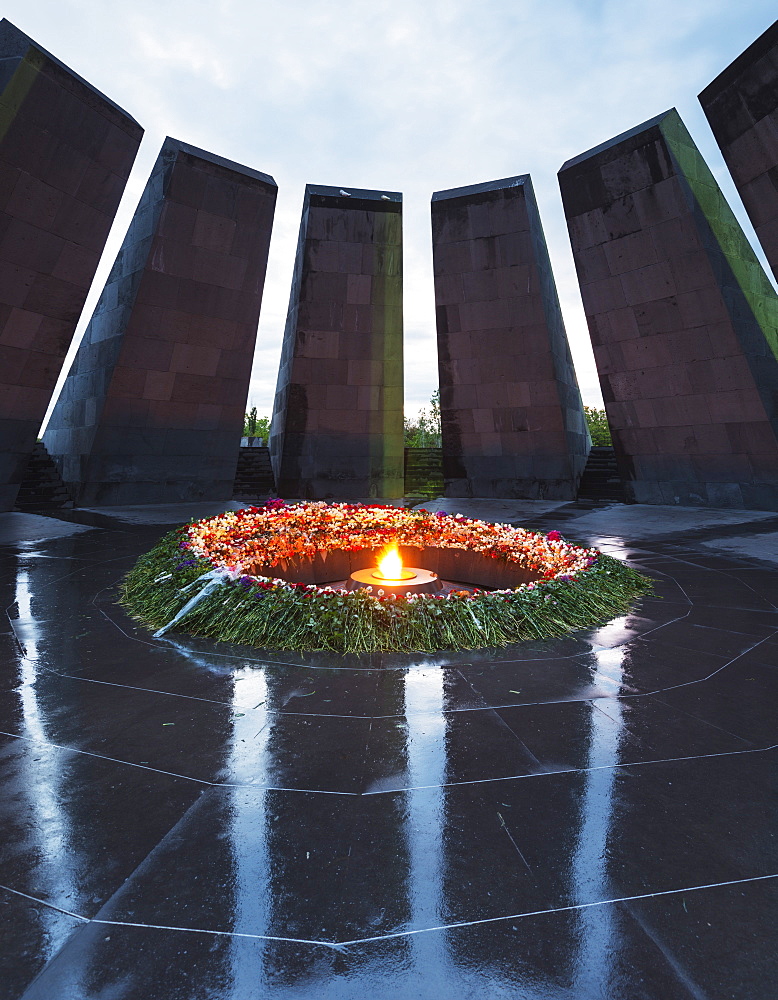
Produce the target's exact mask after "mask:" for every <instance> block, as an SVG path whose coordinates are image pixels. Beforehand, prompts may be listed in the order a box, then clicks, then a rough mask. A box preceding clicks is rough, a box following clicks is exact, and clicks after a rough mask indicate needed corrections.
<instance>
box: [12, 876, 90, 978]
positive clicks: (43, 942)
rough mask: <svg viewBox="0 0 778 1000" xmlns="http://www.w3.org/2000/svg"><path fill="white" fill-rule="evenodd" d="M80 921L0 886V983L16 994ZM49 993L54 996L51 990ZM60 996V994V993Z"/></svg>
mask: <svg viewBox="0 0 778 1000" xmlns="http://www.w3.org/2000/svg"><path fill="white" fill-rule="evenodd" d="M83 926H84V921H82V920H79V919H77V918H76V917H72V916H68V915H67V914H64V913H60V912H59V911H58V910H55V909H53V908H52V907H50V906H46V905H44V904H42V903H40V902H36V901H34V900H30V899H25V898H24V897H22V896H17V895H15V894H14V893H12V892H9V891H8V890H7V889H2V888H0V982H2V989H3V992H4V995H5V996H7V997H14V998H15V997H19V996H21V995H22V993H23V992H24V990H25V988H26V986H27V985H28V984H29V983H30V982H32V980H33V979H35V977H36V976H37V975H38V973H39V972H40V971H41V970H42V969H43V968H44V966H46V965H47V963H49V962H50V961H51V960H52V959H53V958H54V957H55V956H56V955H57V953H58V952H59V951H60V949H61V948H62V947H63V946H64V945H65V943H66V942H67V941H68V939H69V938H70V936H71V934H72V933H73V932H74V931H75V930H77V929H78V928H80V927H83ZM51 995H52V996H55V995H57V989H53V990H52V993H51ZM60 995H62V994H60Z"/></svg>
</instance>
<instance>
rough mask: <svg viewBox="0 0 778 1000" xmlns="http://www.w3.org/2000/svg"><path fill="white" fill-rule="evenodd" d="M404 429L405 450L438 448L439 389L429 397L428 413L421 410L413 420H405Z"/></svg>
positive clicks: (407, 418)
mask: <svg viewBox="0 0 778 1000" xmlns="http://www.w3.org/2000/svg"><path fill="white" fill-rule="evenodd" d="M404 427H405V447H406V448H440V390H439V389H436V390H435V391H434V392H433V394H432V396H431V397H430V407H429V413H428V412H427V410H426V409H425V408H422V409H421V410H419V415H418V417H417V418H416V419H415V420H411V419H410V418H409V417H406V418H405V420H404Z"/></svg>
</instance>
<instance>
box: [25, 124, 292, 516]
mask: <svg viewBox="0 0 778 1000" xmlns="http://www.w3.org/2000/svg"><path fill="white" fill-rule="evenodd" d="M276 191H277V189H276V185H275V182H274V181H273V179H272V177H269V176H268V175H267V174H263V173H260V172H259V171H257V170H254V169H252V168H250V167H245V166H243V165H241V164H237V163H232V162H231V161H228V160H225V159H223V158H222V157H219V156H216V155H214V154H212V153H209V152H206V151H205V150H201V149H196V148H195V147H193V146H189V145H187V144H186V143H183V142H180V141H178V140H176V139H171V138H168V139H166V140H165V142H164V144H163V146H162V149H161V151H160V154H159V157H158V159H157V162H156V164H155V166H154V168H153V170H152V173H151V176H150V178H149V181H148V183H147V185H146V189H145V191H144V193H143V196H142V197H141V200H140V203H139V205H138V208H137V210H136V213H135V216H134V218H133V220H132V222H131V224H130V228H129V230H128V232H127V235H126V237H125V239H124V243H123V244H122V248H121V250H120V251H119V255H118V257H117V259H116V262H115V264H114V267H113V269H112V271H111V273H110V275H109V277H108V281H107V283H106V286H105V289H104V290H103V293H102V295H101V297H100V300H99V302H98V304H97V307H96V309H95V312H94V315H93V316H92V319H91V321H90V324H89V326H88V328H87V331H86V333H85V335H84V339H83V342H82V344H81V346H80V347H79V350H78V353H77V354H76V357H75V360H74V362H73V365H72V367H71V370H70V373H69V375H68V378H67V380H66V382H65V385H64V387H63V389H62V393H61V395H60V397H59V400H58V402H57V405H56V407H55V409H54V411H53V413H52V416H51V419H50V421H49V425H48V427H47V430H46V434H45V438H44V440H45V442H46V446H47V448H48V450H49V453H50V454H51V455H52V457H54V459H55V461H56V462H57V465H58V467H59V469H60V474H61V475H62V478H63V480H64V481H65V483H66V484H67V485H68V488H69V489H70V491H71V494H72V495H73V496H74V497H75V498H76V502H77V503H79V504H81V505H83V506H93V505H119V506H123V505H126V504H133V503H135V504H137V503H147V504H155V503H166V502H175V501H196V500H218V499H224V498H228V497H230V496H231V494H232V484H233V481H234V478H235V469H236V466H237V460H238V451H239V448H240V438H241V434H242V428H243V414H244V410H245V403H246V397H247V394H248V384H249V377H250V374H251V365H252V360H253V356H254V344H255V340H256V333H257V323H258V319H259V310H260V304H261V301H262V290H263V287H264V280H265V270H266V267H267V254H268V247H269V242H270V233H271V229H272V223H273V214H274V211H275V199H276Z"/></svg>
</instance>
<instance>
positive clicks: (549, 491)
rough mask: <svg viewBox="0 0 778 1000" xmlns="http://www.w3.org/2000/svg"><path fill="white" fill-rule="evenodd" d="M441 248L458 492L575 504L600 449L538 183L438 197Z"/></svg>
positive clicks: (443, 331)
mask: <svg viewBox="0 0 778 1000" xmlns="http://www.w3.org/2000/svg"><path fill="white" fill-rule="evenodd" d="M465 220H467V221H466V222H465ZM432 241H433V260H434V269H433V270H434V274H435V301H436V313H437V333H438V372H439V377H440V399H441V420H442V437H443V462H444V473H445V479H446V493H447V495H449V496H498V497H525V498H538V497H548V498H552V497H553V498H558V499H572V498H573V497H575V495H576V492H577V487H578V481H579V479H580V476H581V473H582V471H583V467H584V464H585V462H586V457H587V455H588V451H589V444H590V442H589V435H588V430H587V428H586V423H585V420H584V417H583V409H582V405H581V398H580V393H579V392H578V385H577V383H576V379H575V372H574V370H573V367H572V362H571V361H570V353H569V349H568V345H567V338H566V335H565V330H564V325H563V323H562V317H561V314H560V312H559V305H558V302H557V297H556V289H555V287H554V279H553V275H552V273H551V265H550V262H549V259H548V253H547V250H546V245H545V240H544V237H543V230H542V227H541V223H540V218H539V216H538V211H537V205H536V203H535V196H534V193H533V190H532V184H531V181H530V178H529V176H527V175H525V176H521V177H512V178H507V179H505V180H501V181H493V182H490V183H487V184H477V185H473V186H471V187H467V188H456V189H454V190H451V191H439V192H437V193H436V194H434V195H433V198H432ZM595 250H596V248H595ZM597 253H599V254H600V257H599V258H598V259H597V260H596V261H595V260H594V253H593V252H592V253H591V268H590V270H591V274H592V276H593V277H595V278H596V276H597V275H599V274H600V273H601V271H602V268H603V266H604V255H603V254H602V253H601V251H597ZM616 281H618V279H616Z"/></svg>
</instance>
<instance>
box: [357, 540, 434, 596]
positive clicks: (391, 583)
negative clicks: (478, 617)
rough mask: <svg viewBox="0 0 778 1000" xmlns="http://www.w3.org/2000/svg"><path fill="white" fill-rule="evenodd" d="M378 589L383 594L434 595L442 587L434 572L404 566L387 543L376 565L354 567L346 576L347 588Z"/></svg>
mask: <svg viewBox="0 0 778 1000" xmlns="http://www.w3.org/2000/svg"><path fill="white" fill-rule="evenodd" d="M360 588H370V589H373V588H375V589H377V590H379V591H381V596H382V595H383V594H394V595H395V596H398V595H400V594H402V595H404V596H406V597H407V595H408V594H434V593H435V592H436V591H438V590H442V589H443V584H442V583H441V581H440V578H439V577H438V574H437V573H433V572H432V570H429V569H420V568H418V567H417V566H413V567H404V566H403V561H402V556H401V555H400V552H399V550H398V548H397V546H396V545H390V546H389V548H388V549H387V551H386V553H385V554H384V555H383V556H381V557H380V558H379V560H378V565H377V566H375V567H371V568H370V569H358V570H355V572H353V573H352V574H351V576H350V577H349V582H348V589H349V590H359V589H360Z"/></svg>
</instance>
